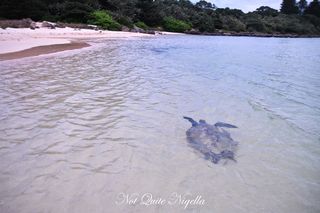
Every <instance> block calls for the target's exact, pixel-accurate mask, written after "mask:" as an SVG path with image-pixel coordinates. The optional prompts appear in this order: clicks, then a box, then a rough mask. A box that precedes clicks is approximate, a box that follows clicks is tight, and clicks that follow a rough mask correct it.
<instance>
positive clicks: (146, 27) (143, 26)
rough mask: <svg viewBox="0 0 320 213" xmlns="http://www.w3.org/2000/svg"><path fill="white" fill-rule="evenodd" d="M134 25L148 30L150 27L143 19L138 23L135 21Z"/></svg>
mask: <svg viewBox="0 0 320 213" xmlns="http://www.w3.org/2000/svg"><path fill="white" fill-rule="evenodd" d="M134 25H136V26H137V27H139V28H141V29H144V30H147V29H148V28H149V27H148V26H147V25H146V24H145V23H144V22H142V21H138V22H137V23H135V24H134Z"/></svg>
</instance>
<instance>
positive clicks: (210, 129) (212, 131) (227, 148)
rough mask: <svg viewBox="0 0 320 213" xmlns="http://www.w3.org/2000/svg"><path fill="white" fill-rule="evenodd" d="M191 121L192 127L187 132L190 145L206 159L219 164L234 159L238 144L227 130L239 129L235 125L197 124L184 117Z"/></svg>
mask: <svg viewBox="0 0 320 213" xmlns="http://www.w3.org/2000/svg"><path fill="white" fill-rule="evenodd" d="M183 118H184V119H186V120H188V121H190V123H191V124H192V127H191V128H190V129H188V130H187V132H186V134H187V140H188V142H189V145H190V146H191V147H192V148H194V149H196V150H197V151H199V152H200V153H202V154H203V155H204V158H205V159H207V160H211V161H212V162H213V163H215V164H217V163H218V162H219V161H220V160H221V159H230V160H233V161H236V160H235V159H234V155H235V154H234V153H235V151H236V149H237V145H238V143H237V142H236V141H234V140H233V139H232V138H231V136H230V133H229V132H227V131H225V130H224V129H223V127H225V128H238V127H236V126H234V125H231V124H227V123H222V122H218V123H216V124H214V125H211V124H208V123H207V122H206V121H205V120H199V122H196V121H195V120H193V119H192V118H189V117H183Z"/></svg>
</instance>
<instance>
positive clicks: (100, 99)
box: [0, 36, 320, 213]
mask: <svg viewBox="0 0 320 213" xmlns="http://www.w3.org/2000/svg"><path fill="white" fill-rule="evenodd" d="M92 42H93V43H95V47H94V48H88V49H87V50H83V51H73V52H68V53H61V54H55V55H53V56H46V57H36V58H33V59H23V60H18V61H14V62H10V63H7V62H5V63H4V62H1V63H0V69H1V71H0V72H1V74H0V212H4V213H15V212H26V213H28V212H30V213H36V212H54V213H55V212H59V213H63V212H79V213H80V212H98V213H100V212H219V213H233V212H238V213H241V212H244V213H248V212H268V213H269V212H273V213H286V212H290V213H294V212H297V213H298V212H299V213H300V212H308V213H309V212H310V213H313V212H314V213H316V212H320V204H319V200H320V127H319V124H320V51H319V49H320V40H319V39H286V38H249V37H207V36H159V37H151V38H139V39H128V40H106V41H104V40H100V41H92ZM183 116H190V117H193V118H194V119H196V120H198V119H205V120H206V121H207V122H208V123H212V124H213V123H215V122H217V121H222V122H228V123H231V124H234V125H236V126H238V127H239V128H238V129H230V130H228V131H229V132H230V133H231V135H232V138H233V139H234V140H236V141H237V142H239V147H238V150H237V153H236V159H237V162H228V163H226V164H217V165H215V164H213V163H211V162H210V161H207V160H205V159H203V158H202V156H201V155H199V154H198V153H197V152H196V151H195V150H193V149H192V148H191V147H189V146H188V145H187V141H186V135H185V132H186V130H187V129H188V128H190V123H188V122H187V121H185V120H184V119H183V118H182V117H183Z"/></svg>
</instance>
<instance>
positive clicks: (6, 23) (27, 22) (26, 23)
mask: <svg viewBox="0 0 320 213" xmlns="http://www.w3.org/2000/svg"><path fill="white" fill-rule="evenodd" d="M31 23H33V21H32V20H31V19H30V18H26V19H21V20H0V27H1V28H3V29H6V28H8V27H11V28H30V27H31Z"/></svg>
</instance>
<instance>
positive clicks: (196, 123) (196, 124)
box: [183, 116, 199, 126]
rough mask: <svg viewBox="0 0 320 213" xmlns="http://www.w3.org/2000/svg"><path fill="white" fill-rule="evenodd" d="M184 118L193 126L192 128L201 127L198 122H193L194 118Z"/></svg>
mask: <svg viewBox="0 0 320 213" xmlns="http://www.w3.org/2000/svg"><path fill="white" fill-rule="evenodd" d="M183 118H184V119H186V120H188V121H189V122H190V123H191V124H192V126H198V125H199V124H198V122H197V121H195V120H193V119H192V118H189V117H186V116H183Z"/></svg>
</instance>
